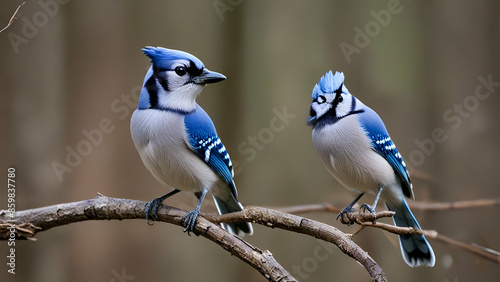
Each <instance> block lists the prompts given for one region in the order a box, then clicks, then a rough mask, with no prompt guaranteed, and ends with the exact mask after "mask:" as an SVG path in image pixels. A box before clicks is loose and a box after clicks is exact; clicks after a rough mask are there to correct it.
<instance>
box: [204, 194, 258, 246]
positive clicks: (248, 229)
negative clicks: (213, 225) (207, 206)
mask: <svg viewBox="0 0 500 282" xmlns="http://www.w3.org/2000/svg"><path fill="white" fill-rule="evenodd" d="M212 196H213V198H214V201H215V206H216V207H217V211H218V212H219V214H226V213H232V212H238V211H241V210H243V206H242V205H241V204H240V203H239V202H238V201H237V200H236V199H235V198H234V197H233V196H230V197H229V199H227V200H226V201H224V200H221V199H220V198H218V197H217V196H215V195H212ZM221 225H222V227H223V228H224V229H226V230H227V231H228V232H229V233H231V234H235V235H238V236H244V235H252V234H253V228H252V225H251V224H250V223H248V222H242V223H222V224H221Z"/></svg>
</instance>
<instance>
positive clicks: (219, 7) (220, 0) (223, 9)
mask: <svg viewBox="0 0 500 282" xmlns="http://www.w3.org/2000/svg"><path fill="white" fill-rule="evenodd" d="M241 3H243V0H214V1H213V2H212V6H213V7H214V9H215V12H216V13H217V15H218V16H219V19H220V21H223V20H224V14H225V13H227V12H232V11H234V8H236V7H237V6H239V5H241Z"/></svg>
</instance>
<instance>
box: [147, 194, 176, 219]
mask: <svg viewBox="0 0 500 282" xmlns="http://www.w3.org/2000/svg"><path fill="white" fill-rule="evenodd" d="M178 192H180V190H177V189H174V190H173V191H171V192H170V193H168V194H165V195H163V196H161V197H160V198H156V199H153V200H152V201H151V202H149V203H148V204H147V205H146V222H147V223H148V225H153V224H152V223H151V222H149V214H151V216H152V217H153V220H158V221H159V220H160V218H159V217H158V206H160V204H161V203H163V201H165V199H166V198H168V197H170V196H172V195H175V194H177V193H178Z"/></svg>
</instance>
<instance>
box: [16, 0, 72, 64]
mask: <svg viewBox="0 0 500 282" xmlns="http://www.w3.org/2000/svg"><path fill="white" fill-rule="evenodd" d="M69 1H70V0H39V1H38V2H37V3H38V6H39V7H40V10H38V11H36V12H35V13H33V15H32V16H31V17H29V18H28V17H26V16H23V17H21V19H20V22H22V27H21V34H17V33H15V32H12V31H11V32H9V33H8V34H7V38H8V39H9V42H10V45H11V46H12V49H14V53H16V54H17V53H19V47H20V46H21V45H22V44H28V42H29V40H30V39H33V38H34V37H35V36H37V34H38V32H39V30H40V28H43V27H45V26H46V25H47V24H48V23H49V21H50V19H51V18H53V17H55V16H56V15H57V14H58V13H59V11H60V5H65V4H68V2H69Z"/></svg>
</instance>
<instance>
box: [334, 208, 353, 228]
mask: <svg viewBox="0 0 500 282" xmlns="http://www.w3.org/2000/svg"><path fill="white" fill-rule="evenodd" d="M351 212H354V209H353V208H352V206H350V205H349V206H347V207H345V208H344V209H343V210H342V211H341V212H340V213H339V214H338V215H337V220H339V218H340V223H342V224H347V225H352V224H353V223H354V222H351V221H350V220H345V219H344V215H345V214H348V213H351ZM346 219H347V217H346Z"/></svg>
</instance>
